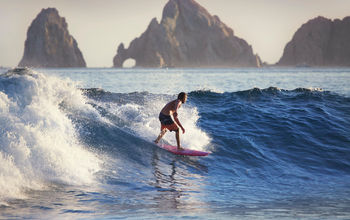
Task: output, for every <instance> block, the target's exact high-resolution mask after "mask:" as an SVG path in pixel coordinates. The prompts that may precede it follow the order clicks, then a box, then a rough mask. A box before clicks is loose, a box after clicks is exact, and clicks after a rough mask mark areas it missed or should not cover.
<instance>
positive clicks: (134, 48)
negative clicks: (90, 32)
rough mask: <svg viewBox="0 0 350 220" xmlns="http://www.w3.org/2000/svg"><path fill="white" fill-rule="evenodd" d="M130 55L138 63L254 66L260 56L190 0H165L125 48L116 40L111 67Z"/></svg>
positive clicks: (154, 64)
mask: <svg viewBox="0 0 350 220" xmlns="http://www.w3.org/2000/svg"><path fill="white" fill-rule="evenodd" d="M128 58H132V59H135V61H136V66H138V67H238V66H240V67H241V66H244V67H256V66H257V60H259V61H260V58H259V57H257V56H256V55H254V54H253V51H252V47H251V46H250V45H248V44H247V42H246V41H244V40H243V39H240V38H238V37H236V36H234V33H233V30H232V29H231V28H229V27H227V26H226V25H225V24H224V23H222V22H221V21H220V19H219V17H217V16H212V15H210V14H209V12H208V11H207V10H206V9H205V8H203V7H202V6H200V5H199V4H198V3H197V2H195V1H194V0H169V2H168V3H167V4H166V5H165V7H164V9H163V15H162V20H161V22H160V23H158V21H157V19H156V18H154V19H153V20H152V21H151V23H150V24H149V26H148V28H147V30H146V31H145V32H144V33H143V34H142V35H141V36H140V37H139V38H136V39H134V40H133V41H132V42H131V43H130V46H129V48H127V49H126V48H125V47H124V44H120V45H119V47H118V50H117V55H116V56H115V57H114V59H113V64H114V67H122V65H123V62H124V61H125V60H126V59H128Z"/></svg>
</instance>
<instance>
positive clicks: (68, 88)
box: [0, 68, 350, 219]
mask: <svg viewBox="0 0 350 220" xmlns="http://www.w3.org/2000/svg"><path fill="white" fill-rule="evenodd" d="M0 74H1V75H0V218H1V219H16V218H31V219H32V218H34V219H43V218H45V219H62V218H68V219H77V218H84V219H118V218H122V219H123V218H130V219H165V218H166V219H182V218H192V219H255V218H260V219H271V218H275V219H296V218H302V219H335V218H337V219H349V218H350V211H349V207H350V199H349V198H350V148H349V147H350V69H347V68H326V69H317V68H261V69H256V68H243V69H239V68H238V69H110V68H82V69H79V68H72V69H27V68H25V69H12V70H11V69H8V70H0ZM182 91H184V92H187V93H188V102H187V103H186V104H184V105H183V106H182V107H181V109H180V110H179V119H180V121H181V122H182V124H183V126H184V127H185V129H186V133H185V134H183V135H181V141H182V143H183V146H186V147H189V148H192V149H195V150H202V151H210V152H211V154H210V155H209V156H207V157H201V158H197V157H186V156H176V155H173V154H171V153H169V152H167V151H164V150H162V149H160V148H158V147H157V146H156V145H154V144H153V143H152V141H153V140H154V139H155V138H156V137H157V135H158V134H159V129H160V124H159V121H158V114H159V111H160V110H161V109H162V107H163V106H164V105H165V104H166V103H167V102H169V101H171V100H173V99H175V98H176V97H177V94H178V93H179V92H182ZM164 141H165V142H167V143H170V144H175V143H176V141H175V138H174V133H170V132H168V133H167V134H166V136H165V137H164Z"/></svg>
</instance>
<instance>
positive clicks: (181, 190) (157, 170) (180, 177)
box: [151, 149, 208, 211]
mask: <svg viewBox="0 0 350 220" xmlns="http://www.w3.org/2000/svg"><path fill="white" fill-rule="evenodd" d="M160 151H162V150H160ZM158 152H159V149H156V150H155V151H154V152H153V157H152V168H153V175H154V182H153V183H151V185H153V186H154V187H156V188H157V191H158V193H156V195H155V196H154V197H153V200H154V201H155V202H156V203H157V205H158V208H159V209H160V210H163V211H164V210H171V209H174V210H177V211H179V210H181V211H184V210H191V211H199V210H202V209H206V207H208V205H207V204H206V203H205V202H204V201H203V200H202V199H200V195H203V194H205V193H204V189H203V185H204V177H203V176H202V175H201V174H199V173H198V172H197V173H193V172H190V168H189V167H192V168H194V169H197V170H200V171H201V172H202V171H203V170H205V171H207V167H206V166H204V165H202V164H200V163H199V162H198V161H194V160H190V159H188V158H187V157H183V156H174V157H173V158H172V159H171V160H170V163H165V162H162V161H160V159H159V155H158ZM168 162H169V161H168ZM186 166H187V167H186Z"/></svg>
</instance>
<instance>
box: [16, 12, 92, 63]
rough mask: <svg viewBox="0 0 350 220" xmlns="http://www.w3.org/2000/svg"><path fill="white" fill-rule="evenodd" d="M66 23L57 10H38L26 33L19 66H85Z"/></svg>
mask: <svg viewBox="0 0 350 220" xmlns="http://www.w3.org/2000/svg"><path fill="white" fill-rule="evenodd" d="M67 26H68V25H67V23H66V20H65V19H64V18H62V17H60V16H59V14H58V11H57V9H55V8H48V9H42V10H41V12H40V13H39V14H38V16H37V17H36V18H35V19H34V20H33V22H32V24H31V25H30V27H29V29H28V32H27V40H26V41H25V48H24V55H23V58H22V60H21V61H20V63H19V66H30V67H86V63H85V60H84V58H83V55H82V53H81V51H80V50H79V48H78V44H77V42H76V41H75V39H74V38H73V37H72V36H71V35H70V34H69V32H68V28H67Z"/></svg>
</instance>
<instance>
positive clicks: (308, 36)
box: [277, 17, 350, 66]
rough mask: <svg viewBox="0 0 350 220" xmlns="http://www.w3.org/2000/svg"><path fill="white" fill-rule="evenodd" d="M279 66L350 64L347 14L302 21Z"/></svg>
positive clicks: (349, 25) (349, 22) (349, 31)
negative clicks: (335, 17)
mask: <svg viewBox="0 0 350 220" xmlns="http://www.w3.org/2000/svg"><path fill="white" fill-rule="evenodd" d="M277 65H279V66H350V17H345V18H344V19H343V20H339V19H336V20H334V21H332V20H330V19H327V18H324V17H317V18H314V19H312V20H310V21H308V22H307V23H306V24H303V25H302V26H301V27H300V28H299V29H298V30H297V32H296V33H295V34H294V36H293V38H292V40H291V41H290V42H289V43H288V44H287V45H286V47H285V48H284V52H283V56H282V58H281V59H280V60H279V62H278V63H277Z"/></svg>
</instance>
